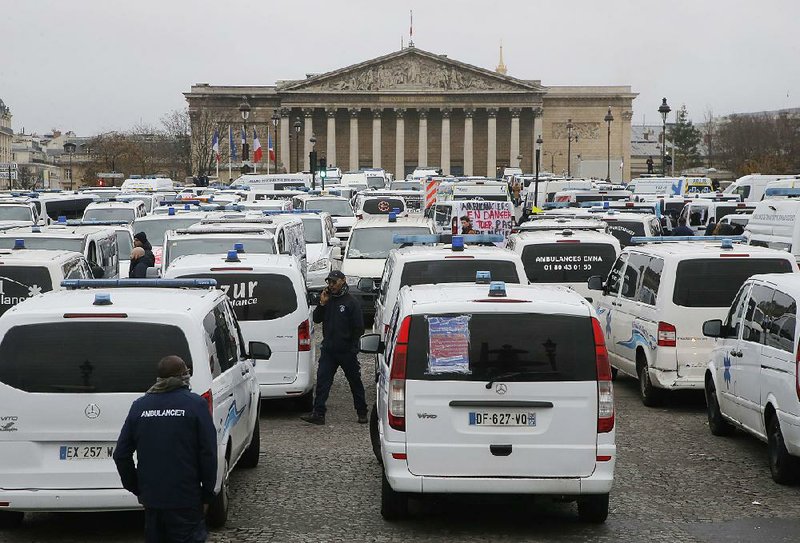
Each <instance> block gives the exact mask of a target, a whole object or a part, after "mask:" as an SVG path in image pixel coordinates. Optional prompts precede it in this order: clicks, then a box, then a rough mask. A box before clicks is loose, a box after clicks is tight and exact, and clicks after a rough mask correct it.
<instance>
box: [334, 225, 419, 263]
mask: <svg viewBox="0 0 800 543" xmlns="http://www.w3.org/2000/svg"><path fill="white" fill-rule="evenodd" d="M430 233H431V231H430V229H429V228H425V227H423V226H405V227H403V226H401V227H398V228H387V227H379V228H356V229H353V231H352V233H351V234H350V243H349V244H348V248H347V258H382V259H383V258H386V257H388V256H389V251H391V250H392V249H396V248H397V247H400V244H398V243H393V242H392V239H393V238H394V235H395V234H402V235H414V236H424V235H426V234H430Z"/></svg>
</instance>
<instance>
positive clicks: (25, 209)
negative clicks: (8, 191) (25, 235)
mask: <svg viewBox="0 0 800 543" xmlns="http://www.w3.org/2000/svg"><path fill="white" fill-rule="evenodd" d="M45 222H46V220H45V218H44V217H43V218H42V219H40V218H39V214H38V212H37V211H36V206H35V205H34V203H33V202H30V201H25V200H22V199H17V198H13V199H11V198H10V199H7V200H6V199H0V228H9V227H10V228H13V227H15V226H33V225H35V224H39V225H43V224H45Z"/></svg>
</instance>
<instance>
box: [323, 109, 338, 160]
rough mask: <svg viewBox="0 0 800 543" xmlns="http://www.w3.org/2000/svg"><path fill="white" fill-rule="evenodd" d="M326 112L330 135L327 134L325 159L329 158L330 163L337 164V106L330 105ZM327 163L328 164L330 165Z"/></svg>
mask: <svg viewBox="0 0 800 543" xmlns="http://www.w3.org/2000/svg"><path fill="white" fill-rule="evenodd" d="M325 114H326V115H327V116H328V136H327V140H326V141H327V146H326V147H327V148H326V150H325V160H327V162H328V164H333V165H334V166H336V108H335V107H329V108H328V109H326V110H325ZM328 164H326V166H327V165H328Z"/></svg>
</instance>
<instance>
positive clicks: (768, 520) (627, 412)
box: [0, 357, 800, 543]
mask: <svg viewBox="0 0 800 543" xmlns="http://www.w3.org/2000/svg"><path fill="white" fill-rule="evenodd" d="M363 360H364V364H363V365H364V376H365V383H367V386H368V391H369V392H371V391H373V390H374V386H372V384H371V383H370V382H369V374H370V371H371V370H370V368H371V363H370V362H369V361H368V359H367V357H364V358H363ZM616 394H617V413H618V426H617V442H618V447H619V461H618V463H617V479H616V486H615V488H614V491H613V494H612V501H611V507H612V510H611V514H610V516H609V519H608V522H607V523H606V524H605V525H603V526H586V525H582V524H580V523H579V522H578V521H577V515H576V512H575V507H574V505H573V504H561V503H559V504H554V503H550V502H548V501H546V500H531V499H527V498H504V499H487V498H485V497H462V498H439V499H436V500H433V501H426V502H420V503H417V504H415V506H414V509H413V510H414V512H415V514H414V516H413V518H412V519H411V520H409V521H407V522H403V523H399V524H390V523H386V522H384V521H383V520H382V519H381V516H380V513H379V496H380V479H379V476H380V469H379V467H378V464H377V463H376V462H375V459H374V458H373V457H372V453H371V450H370V447H369V436H368V430H367V427H366V426H362V425H359V424H357V423H356V420H355V419H356V417H355V412H354V410H353V407H352V401H351V399H350V395H349V390H348V389H347V384H346V381H345V380H344V377H343V376H342V375H341V374H339V375H338V376H337V382H336V384H335V386H334V389H333V392H332V396H331V402H330V404H329V405H330V411H329V414H328V424H327V425H326V426H324V427H311V426H308V425H305V424H304V423H302V422H301V421H300V420H299V419H298V418H297V416H298V414H299V413H297V412H296V411H294V410H293V409H292V408H291V406H289V405H281V404H264V408H263V410H262V411H263V413H262V417H261V436H262V438H261V439H262V457H261V463H260V465H259V466H258V468H256V469H255V470H238V471H236V472H234V474H233V476H232V481H231V484H232V512H231V516H230V519H229V521H228V525H227V527H226V528H225V529H224V530H222V531H218V532H215V533H213V534H212V537H211V541H217V542H229V541H230V542H238V541H261V542H265V541H280V542H289V541H309V542H311V541H313V542H318V541H376V542H377V541H379V542H394V541H398V542H400V541H442V542H445V541H454V542H455V541H459V542H471V541H475V542H485V541H504V542H505V541H559V542H581V541H600V542H606V541H608V542H611V541H614V542H618V541H651V542H659V541H665V542H666V541H669V542H671V543H673V542H676V541H680V542H682V543H683V542H687V543H701V542H702V543H710V542H714V543H732V542H741V543H749V542H753V543H766V542H770V543H772V542H784V541H785V542H789V541H797V534H798V533H800V520H798V519H800V499H798V498H800V487H781V486H779V485H776V484H774V483H773V482H772V480H771V479H770V477H769V469H768V467H767V463H766V447H765V446H764V445H763V444H761V443H760V442H758V441H756V440H755V439H752V438H750V437H748V436H745V435H743V434H738V435H736V436H734V437H732V438H715V437H713V436H711V434H710V433H709V432H708V428H707V426H706V422H705V411H704V404H703V400H702V397H701V396H698V395H695V394H691V395H679V396H675V397H673V398H672V399H671V401H670V403H669V404H668V405H667V406H665V407H663V408H660V409H648V408H645V407H643V406H642V404H641V403H640V402H639V400H638V399H637V396H636V382H635V381H633V380H631V379H626V378H621V379H620V380H619V381H617V384H616ZM142 518H143V517H142V515H141V514H140V513H106V514H38V515H29V516H28V517H27V518H26V523H25V525H24V527H23V528H21V529H20V530H17V531H14V532H5V533H0V541H8V542H26V543H27V542H31V541H37V542H39V541H42V542H44V541H59V542H70V543H71V542H75V543H77V542H89V541H92V542H94V541H97V542H100V541H140V540H141V526H142Z"/></svg>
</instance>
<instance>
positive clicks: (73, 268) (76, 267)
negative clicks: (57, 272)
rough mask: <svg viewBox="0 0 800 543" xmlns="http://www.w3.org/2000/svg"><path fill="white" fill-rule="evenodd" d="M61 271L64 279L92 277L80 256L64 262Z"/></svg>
mask: <svg viewBox="0 0 800 543" xmlns="http://www.w3.org/2000/svg"><path fill="white" fill-rule="evenodd" d="M61 271H62V273H63V274H64V279H90V278H91V277H92V275H91V273H89V270H88V267H87V266H86V265H85V263H84V260H83V259H82V258H73V259H72V260H69V261H67V262H65V263H64V266H63V267H62V269H61Z"/></svg>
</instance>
